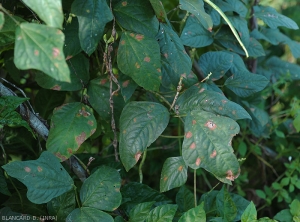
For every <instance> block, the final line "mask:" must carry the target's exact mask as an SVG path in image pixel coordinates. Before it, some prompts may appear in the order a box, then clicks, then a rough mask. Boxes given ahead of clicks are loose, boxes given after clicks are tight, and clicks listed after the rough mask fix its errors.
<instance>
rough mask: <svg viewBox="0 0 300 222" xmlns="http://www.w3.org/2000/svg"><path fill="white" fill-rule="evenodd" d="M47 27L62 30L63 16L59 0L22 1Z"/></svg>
mask: <svg viewBox="0 0 300 222" xmlns="http://www.w3.org/2000/svg"><path fill="white" fill-rule="evenodd" d="M23 2H24V3H25V4H26V5H27V6H28V7H29V8H31V9H32V10H33V11H34V12H35V13H36V14H37V15H38V16H39V17H40V19H42V20H43V21H44V22H45V23H46V24H47V25H48V26H51V27H54V28H59V29H62V23H63V21H64V15H63V11H62V4H61V0H43V1H42V2H41V1H39V0H23Z"/></svg>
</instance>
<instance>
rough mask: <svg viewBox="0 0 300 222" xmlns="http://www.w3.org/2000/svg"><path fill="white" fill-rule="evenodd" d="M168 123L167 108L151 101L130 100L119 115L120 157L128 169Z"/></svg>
mask: <svg viewBox="0 0 300 222" xmlns="http://www.w3.org/2000/svg"><path fill="white" fill-rule="evenodd" d="M168 123H169V112H168V110H167V108H165V107H164V106H163V105H161V104H159V103H153V102H130V103H128V104H127V105H126V106H125V107H124V109H123V111H122V114H121V117H120V140H119V141H120V146H119V150H120V157H121V160H122V163H123V165H124V167H125V169H126V170H127V171H128V170H130V169H131V168H132V167H133V166H134V165H135V164H136V163H137V162H138V160H139V158H140V157H141V155H142V153H143V152H144V150H145V149H146V148H147V147H148V146H150V145H151V143H153V142H154V141H155V140H156V139H157V138H158V136H159V135H160V134H161V133H162V132H163V131H164V130H165V128H166V127H167V125H168Z"/></svg>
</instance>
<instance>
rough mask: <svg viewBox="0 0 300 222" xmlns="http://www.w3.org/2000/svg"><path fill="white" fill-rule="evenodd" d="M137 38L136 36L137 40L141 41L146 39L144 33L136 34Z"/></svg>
mask: <svg viewBox="0 0 300 222" xmlns="http://www.w3.org/2000/svg"><path fill="white" fill-rule="evenodd" d="M135 38H136V40H138V41H141V40H143V39H144V35H141V34H136V36H135Z"/></svg>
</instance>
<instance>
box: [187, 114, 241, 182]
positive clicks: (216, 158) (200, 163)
mask: <svg viewBox="0 0 300 222" xmlns="http://www.w3.org/2000/svg"><path fill="white" fill-rule="evenodd" d="M184 130H185V137H184V141H183V145H182V156H183V159H184V160H185V162H186V163H187V164H188V165H189V166H190V167H191V168H193V169H198V168H200V167H202V168H204V169H205V170H207V171H209V172H211V173H212V174H214V176H215V177H216V178H217V179H219V180H220V181H222V182H223V183H228V184H231V181H234V179H236V178H237V177H238V176H239V173H240V168H239V163H238V161H237V159H236V156H235V155H234V154H233V149H232V147H231V140H232V137H233V136H234V135H236V134H237V133H238V132H239V125H238V124H237V123H236V122H235V121H233V120H232V119H230V118H227V117H223V116H217V115H215V114H213V113H209V112H205V111H198V110H197V111H192V112H191V113H190V114H188V115H187V117H186V119H185V124H184Z"/></svg>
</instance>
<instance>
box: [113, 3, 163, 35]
mask: <svg viewBox="0 0 300 222" xmlns="http://www.w3.org/2000/svg"><path fill="white" fill-rule="evenodd" d="M150 8H151V4H150V2H149V1H140V0H128V1H120V2H119V3H117V4H116V5H115V7H114V15H115V16H116V19H117V21H118V23H119V24H120V25H121V26H122V27H123V28H124V29H126V30H128V31H132V32H135V33H140V34H143V35H145V36H148V37H154V36H155V35H156V33H157V31H158V20H157V18H156V17H155V15H154V13H153V11H152V10H149V9H150Z"/></svg>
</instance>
